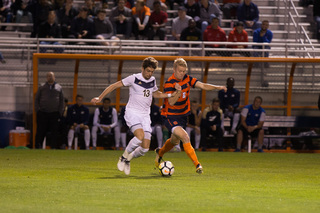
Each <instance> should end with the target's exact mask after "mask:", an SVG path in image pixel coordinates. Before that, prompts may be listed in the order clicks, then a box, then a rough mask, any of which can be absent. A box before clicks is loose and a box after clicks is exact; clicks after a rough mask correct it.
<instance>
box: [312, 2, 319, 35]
mask: <svg viewBox="0 0 320 213" xmlns="http://www.w3.org/2000/svg"><path fill="white" fill-rule="evenodd" d="M313 18H314V21H315V22H316V26H317V27H316V36H317V39H318V40H320V0H314V3H313Z"/></svg>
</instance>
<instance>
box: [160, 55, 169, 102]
mask: <svg viewBox="0 0 320 213" xmlns="http://www.w3.org/2000/svg"><path fill="white" fill-rule="evenodd" d="M166 67H167V61H163V63H162V69H161V76H160V91H161V92H163V86H164V74H165V73H166ZM162 104H163V99H162V98H159V106H162Z"/></svg>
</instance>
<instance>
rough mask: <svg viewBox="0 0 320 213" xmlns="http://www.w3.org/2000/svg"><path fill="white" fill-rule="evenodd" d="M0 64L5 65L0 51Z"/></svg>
mask: <svg viewBox="0 0 320 213" xmlns="http://www.w3.org/2000/svg"><path fill="white" fill-rule="evenodd" d="M0 62H1V63H2V64H5V63H6V60H5V59H4V57H3V55H2V52H1V51H0Z"/></svg>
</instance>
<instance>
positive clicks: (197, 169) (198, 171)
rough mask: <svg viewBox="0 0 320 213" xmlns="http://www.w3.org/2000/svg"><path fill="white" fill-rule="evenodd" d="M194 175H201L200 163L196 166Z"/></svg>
mask: <svg viewBox="0 0 320 213" xmlns="http://www.w3.org/2000/svg"><path fill="white" fill-rule="evenodd" d="M196 173H198V174H202V173H203V168H202V166H201V164H200V163H199V164H198V165H197V168H196Z"/></svg>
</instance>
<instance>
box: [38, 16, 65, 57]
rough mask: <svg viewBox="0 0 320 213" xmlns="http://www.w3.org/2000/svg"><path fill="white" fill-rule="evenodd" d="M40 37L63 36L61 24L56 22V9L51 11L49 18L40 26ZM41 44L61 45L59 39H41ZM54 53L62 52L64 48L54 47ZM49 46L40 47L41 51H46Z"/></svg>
mask: <svg viewBox="0 0 320 213" xmlns="http://www.w3.org/2000/svg"><path fill="white" fill-rule="evenodd" d="M38 37H39V38H61V30H60V26H59V25H58V24H57V23H56V13H55V11H54V10H51V11H49V14H48V20H47V21H45V22H43V23H41V24H40V26H39V34H38ZM40 44H52V45H61V44H60V43H59V42H57V41H40ZM53 51H54V53H62V52H63V51H64V49H63V48H53ZM46 52H47V47H40V53H46Z"/></svg>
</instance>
